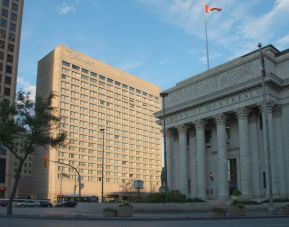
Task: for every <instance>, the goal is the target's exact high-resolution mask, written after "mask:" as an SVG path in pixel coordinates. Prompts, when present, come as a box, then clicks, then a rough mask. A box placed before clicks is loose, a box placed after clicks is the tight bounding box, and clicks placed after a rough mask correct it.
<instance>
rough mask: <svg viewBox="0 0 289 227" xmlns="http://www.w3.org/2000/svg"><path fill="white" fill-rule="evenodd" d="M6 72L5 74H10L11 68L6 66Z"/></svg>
mask: <svg viewBox="0 0 289 227" xmlns="http://www.w3.org/2000/svg"><path fill="white" fill-rule="evenodd" d="M6 72H7V73H12V66H10V65H7V66H6Z"/></svg>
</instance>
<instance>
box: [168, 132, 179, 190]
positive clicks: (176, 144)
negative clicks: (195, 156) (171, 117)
mask: <svg viewBox="0 0 289 227" xmlns="http://www.w3.org/2000/svg"><path fill="white" fill-rule="evenodd" d="M172 139H173V142H172V147H173V160H172V163H173V166H174V172H173V173H172V175H173V178H172V186H173V187H172V188H171V189H170V190H178V189H179V180H180V179H179V177H178V176H179V175H180V173H179V160H180V159H179V135H178V134H177V132H176V131H174V133H173V135H172Z"/></svg>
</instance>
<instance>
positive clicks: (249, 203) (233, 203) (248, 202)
mask: <svg viewBox="0 0 289 227" xmlns="http://www.w3.org/2000/svg"><path fill="white" fill-rule="evenodd" d="M236 204H243V205H254V204H259V203H258V202H257V201H255V200H237V199H235V200H233V202H232V203H231V205H236Z"/></svg>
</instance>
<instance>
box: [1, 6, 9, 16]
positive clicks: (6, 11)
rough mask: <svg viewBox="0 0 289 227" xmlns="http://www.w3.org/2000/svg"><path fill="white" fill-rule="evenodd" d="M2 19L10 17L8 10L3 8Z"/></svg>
mask: <svg viewBox="0 0 289 227" xmlns="http://www.w3.org/2000/svg"><path fill="white" fill-rule="evenodd" d="M2 17H8V10H7V9H4V8H2Z"/></svg>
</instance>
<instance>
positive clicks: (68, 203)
mask: <svg viewBox="0 0 289 227" xmlns="http://www.w3.org/2000/svg"><path fill="white" fill-rule="evenodd" d="M76 205H77V202H74V201H61V202H59V203H57V204H56V205H55V206H56V207H75V206H76Z"/></svg>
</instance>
